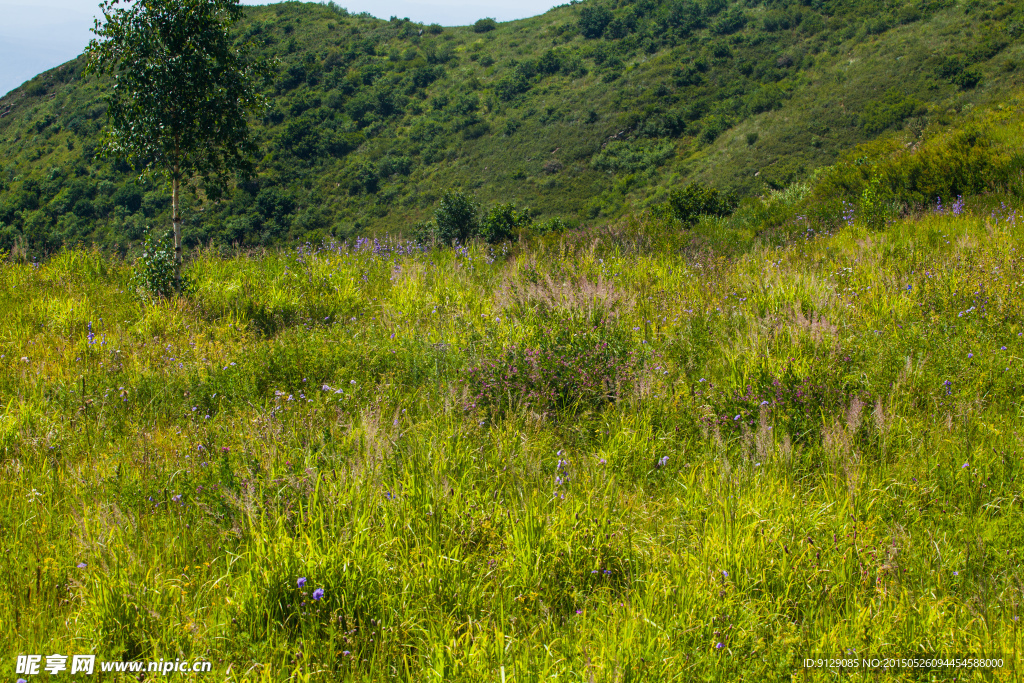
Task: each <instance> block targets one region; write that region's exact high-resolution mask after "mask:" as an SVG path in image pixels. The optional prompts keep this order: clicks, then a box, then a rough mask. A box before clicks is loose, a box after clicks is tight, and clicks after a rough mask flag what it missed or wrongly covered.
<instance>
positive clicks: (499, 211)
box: [480, 204, 533, 244]
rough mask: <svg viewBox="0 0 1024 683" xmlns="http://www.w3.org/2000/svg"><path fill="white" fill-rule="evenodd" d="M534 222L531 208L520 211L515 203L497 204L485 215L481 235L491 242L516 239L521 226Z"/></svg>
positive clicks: (527, 225)
mask: <svg viewBox="0 0 1024 683" xmlns="http://www.w3.org/2000/svg"><path fill="white" fill-rule="evenodd" d="M532 223H533V218H531V216H530V210H529V209H524V210H522V211H519V210H518V209H516V207H515V205H514V204H497V205H495V206H494V207H493V208H492V209H491V210H490V211H488V212H487V215H486V216H485V217H484V220H483V224H482V225H481V230H480V236H481V237H483V238H484V239H485V240H487V241H488V242H489V243H491V244H495V243H497V242H504V241H505V240H510V239H514V238H515V237H516V234H517V233H518V232H519V230H520V229H521V228H528V227H529V226H530V225H531V224H532Z"/></svg>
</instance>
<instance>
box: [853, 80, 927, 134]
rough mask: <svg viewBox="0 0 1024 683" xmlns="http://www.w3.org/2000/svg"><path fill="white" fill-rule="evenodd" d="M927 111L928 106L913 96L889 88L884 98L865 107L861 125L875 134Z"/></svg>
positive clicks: (865, 130) (866, 131)
mask: <svg viewBox="0 0 1024 683" xmlns="http://www.w3.org/2000/svg"><path fill="white" fill-rule="evenodd" d="M927 111H928V108H927V107H925V106H924V104H922V103H921V102H919V101H917V100H916V99H914V98H913V97H908V96H906V95H904V94H903V93H901V92H900V91H899V90H897V89H896V88H889V89H888V90H887V91H886V92H885V95H883V96H882V99H880V100H877V101H875V102H871V103H869V104H868V105H867V106H866V107H864V113H862V114H861V115H860V125H861V126H862V127H863V128H864V132H865V133H869V134H871V135H874V134H875V133H881V132H882V131H883V130H885V129H886V128H891V127H893V126H897V125H899V124H901V123H903V122H904V121H905V120H907V119H908V118H910V117H911V116H922V115H924V114H925V113H927Z"/></svg>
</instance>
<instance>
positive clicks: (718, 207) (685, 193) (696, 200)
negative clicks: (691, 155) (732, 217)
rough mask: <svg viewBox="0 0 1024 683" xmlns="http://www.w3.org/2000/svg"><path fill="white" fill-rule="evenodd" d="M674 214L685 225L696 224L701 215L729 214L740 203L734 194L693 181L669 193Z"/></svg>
mask: <svg viewBox="0 0 1024 683" xmlns="http://www.w3.org/2000/svg"><path fill="white" fill-rule="evenodd" d="M668 204H669V207H670V209H671V211H672V215H673V216H674V217H675V218H677V219H678V220H680V221H682V223H683V224H684V225H687V226H692V225H696V223H697V221H698V220H699V219H700V217H701V216H728V215H729V214H731V213H732V212H733V210H734V209H735V208H736V207H737V206H738V205H739V200H738V199H737V198H736V196H735V195H733V194H731V193H730V194H722V193H721V192H719V191H718V190H716V189H714V188H712V187H705V186H704V185H701V184H700V183H696V182H692V183H690V184H689V185H687V186H686V187H684V188H683V189H681V190H674V191H673V192H672V194H670V195H669V200H668Z"/></svg>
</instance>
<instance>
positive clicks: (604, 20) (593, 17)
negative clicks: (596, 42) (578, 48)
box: [579, 5, 615, 38]
mask: <svg viewBox="0 0 1024 683" xmlns="http://www.w3.org/2000/svg"><path fill="white" fill-rule="evenodd" d="M614 18H615V15H613V14H612V11H611V10H610V9H608V8H607V7H605V6H604V5H584V6H583V8H582V9H581V10H580V19H579V28H580V33H582V34H583V37H584V38H600V37H601V35H602V34H604V30H605V28H607V27H608V24H610V23H612V19H614Z"/></svg>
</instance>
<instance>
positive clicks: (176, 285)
mask: <svg viewBox="0 0 1024 683" xmlns="http://www.w3.org/2000/svg"><path fill="white" fill-rule="evenodd" d="M130 283H131V288H132V289H133V290H135V292H136V293H138V294H139V295H140V296H143V297H156V298H168V297H171V296H173V295H175V294H188V293H190V292H192V290H193V289H194V287H193V283H192V282H191V280H189V278H188V276H187V275H186V274H184V273H182V276H181V281H180V282H179V281H176V280H175V279H174V242H173V238H172V234H171V233H170V232H168V234H166V235H164V237H163V238H161V239H157V238H154V237H153V236H152V235H150V234H149V233H147V234H146V238H145V241H144V242H143V246H142V255H141V256H139V258H138V259H136V261H135V265H134V266H133V267H132V275H131V280H130Z"/></svg>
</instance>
